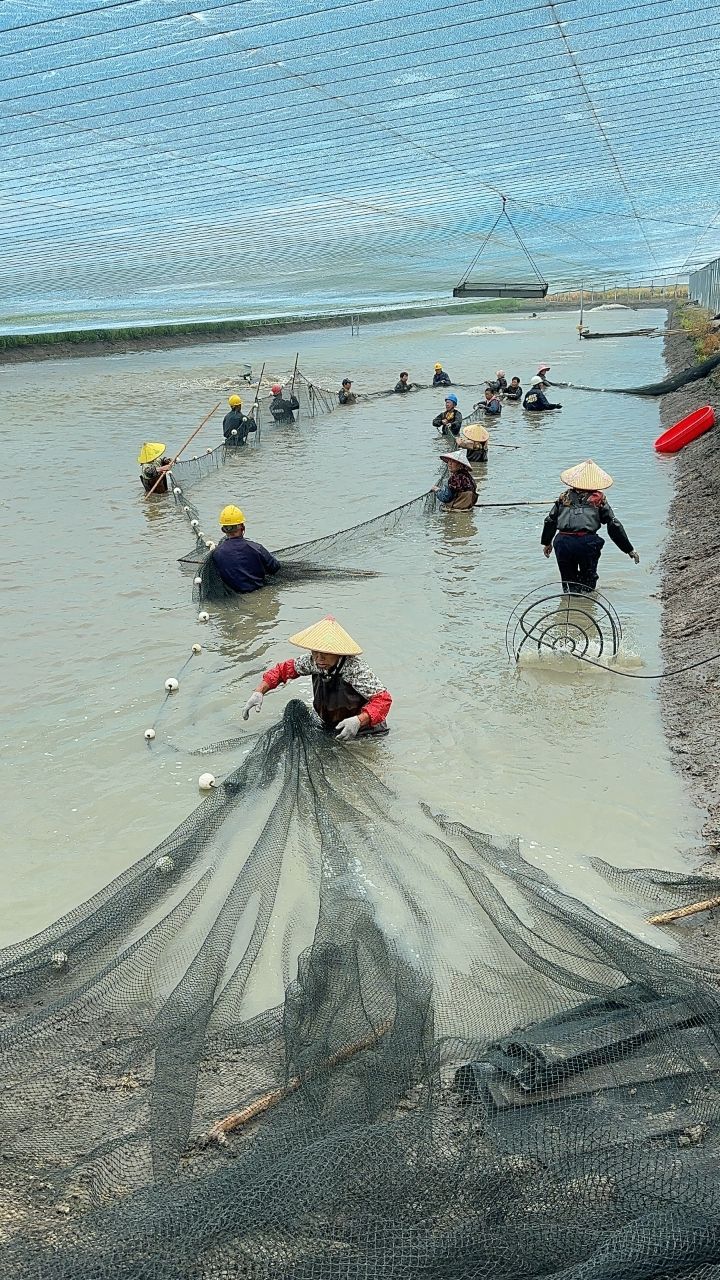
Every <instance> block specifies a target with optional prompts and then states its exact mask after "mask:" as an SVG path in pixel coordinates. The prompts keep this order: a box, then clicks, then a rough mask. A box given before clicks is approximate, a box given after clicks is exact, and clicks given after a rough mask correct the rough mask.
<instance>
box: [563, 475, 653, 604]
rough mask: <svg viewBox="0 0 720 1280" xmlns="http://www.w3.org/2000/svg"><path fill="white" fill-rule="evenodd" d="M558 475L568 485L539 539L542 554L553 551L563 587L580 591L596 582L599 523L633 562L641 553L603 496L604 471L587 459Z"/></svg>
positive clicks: (602, 542) (606, 482)
mask: <svg viewBox="0 0 720 1280" xmlns="http://www.w3.org/2000/svg"><path fill="white" fill-rule="evenodd" d="M560 479H561V480H562V482H563V484H566V485H567V486H568V488H567V489H566V490H565V492H564V493H561V494H560V497H559V498H558V500H557V502H554V503H553V505H552V507H551V508H550V511H549V512H548V514H547V516H546V517H545V523H544V525H543V531H542V535H541V538H540V541H541V543H542V549H543V553H544V555H546V556H549V555H550V554H551V552H552V551H554V552H555V557H556V559H557V562H558V569H559V570H560V577H561V579H562V587H563V591H569V592H572V593H573V594H576V595H577V594H583V593H587V592H589V591H594V590H595V587H596V586H597V580H598V572H597V568H598V561H599V559H600V553H601V552H602V549H603V547H604V545H605V539H604V538H601V537H600V536H599V534H598V530H599V529H600V526H601V525H603V524H604V525H605V526H606V528H607V531H608V534H609V535H610V537H611V539H612V541H613V542H614V543H615V545H616V547H619V548H620V550H621V551H624V552H625V555H627V556H630V558H631V560H634V561H635V564H639V563H640V556H639V555H638V553H637V551H636V550H635V549H634V547H633V545H632V543H631V541H630V539H629V538H628V536H627V534H626V532H625V530H624V529H623V527H622V525H621V523H620V521H619V520H617V519H616V518H615V514H614V512H613V509H612V507H611V506H610V504H609V503H608V502H607V500H606V498H605V494H604V492H603V490H605V489H609V488H610V485H611V484H612V482H613V481H612V476H609V475H608V473H607V471H603V470H602V469H601V468H600V467H599V466H598V465H597V463H595V462H593V461H592V460H588V461H587V462H581V463H579V464H578V466H576V467H570V468H569V469H568V470H567V471H561V473H560Z"/></svg>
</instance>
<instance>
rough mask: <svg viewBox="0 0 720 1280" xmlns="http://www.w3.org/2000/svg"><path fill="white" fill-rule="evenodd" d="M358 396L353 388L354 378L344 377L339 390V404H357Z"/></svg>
mask: <svg viewBox="0 0 720 1280" xmlns="http://www.w3.org/2000/svg"><path fill="white" fill-rule="evenodd" d="M356 400H357V396H356V395H355V392H354V391H353V389H352V380H351V379H350V378H343V380H342V386H341V387H340V390H339V391H338V404H355V402H356Z"/></svg>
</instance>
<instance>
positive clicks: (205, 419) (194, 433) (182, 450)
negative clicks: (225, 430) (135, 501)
mask: <svg viewBox="0 0 720 1280" xmlns="http://www.w3.org/2000/svg"><path fill="white" fill-rule="evenodd" d="M221 404H222V400H218V402H217V404H216V405H215V408H214V409H211V410H210V412H209V413H208V414H207V416H206V417H204V418H203V420H202V422H201V423H200V426H199V427H196V428H195V430H194V431H193V433H192V435H190V436H188V438H187V440H186V441H185V443H184V445H183V447H182V449H178V451H177V453H176V454H175V457H174V458H173V460H172V462H171V463H170V466H169V467H168V471H171V470H172V468H173V467H174V466H175V463H176V462H177V460H178V458H179V457H180V454H181V453H184V452H185V450H186V449H187V447H188V445H189V444H190V441H191V440H194V439H195V437H196V435H197V433H198V431H202V429H203V427H204V426H205V423H206V422H209V421H210V419H211V418H212V416H213V414H214V413H217V411H218V409H219V408H220V405H221ZM164 474H165V473H164V472H163V473H161V475H159V476H158V478H157V480H156V481H155V483H154V485H153V487H152V489H148V491H147V493H146V494H145V497H146V498H149V497H150V495H151V494H153V493H154V492H155V490H156V489H157V487H158V485H159V483H160V481H161V480H162V478H163V475H164Z"/></svg>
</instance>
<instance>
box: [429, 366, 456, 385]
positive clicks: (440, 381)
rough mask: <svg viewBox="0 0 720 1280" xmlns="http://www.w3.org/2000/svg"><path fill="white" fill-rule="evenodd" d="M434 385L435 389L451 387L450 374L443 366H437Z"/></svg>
mask: <svg viewBox="0 0 720 1280" xmlns="http://www.w3.org/2000/svg"><path fill="white" fill-rule="evenodd" d="M432 384H433V386H434V387H451V386H452V380H451V378H450V374H449V373H446V372H445V370H444V369H443V367H442V365H441V364H436V365H435V372H434V374H433V380H432Z"/></svg>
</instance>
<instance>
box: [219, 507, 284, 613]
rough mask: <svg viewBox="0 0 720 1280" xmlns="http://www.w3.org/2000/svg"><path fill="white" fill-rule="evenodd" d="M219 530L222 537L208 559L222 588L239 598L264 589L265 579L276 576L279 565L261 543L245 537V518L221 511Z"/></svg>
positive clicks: (228, 510) (226, 509)
mask: <svg viewBox="0 0 720 1280" xmlns="http://www.w3.org/2000/svg"><path fill="white" fill-rule="evenodd" d="M220 528H221V529H222V531H223V533H224V534H225V537H224V538H223V540H222V542H219V543H218V545H217V546H216V548H215V550H214V551H213V552H212V559H213V564H214V565H215V568H216V569H217V571H218V573H219V574H220V577H221V578H222V580H223V582H224V583H225V586H226V587H229V588H230V590H231V591H237V592H240V593H243V594H244V593H245V592H248V591H258V590H259V589H260V587H264V586H265V585H266V583H267V580H268V577H272V576H273V575H274V574H276V573H277V572H278V570H279V568H280V561H279V560H276V559H275V556H274V555H273V554H272V552H271V551H268V549H267V547H264V546H263V545H262V543H261V542H251V541H250V539H249V538H246V537H245V516H244V514H243V512H242V511H241V510H240V508H239V507H233V506H230V507H223V509H222V511H221V512H220Z"/></svg>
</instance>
